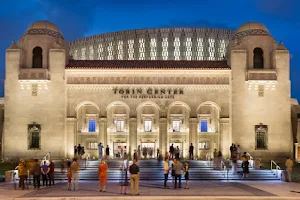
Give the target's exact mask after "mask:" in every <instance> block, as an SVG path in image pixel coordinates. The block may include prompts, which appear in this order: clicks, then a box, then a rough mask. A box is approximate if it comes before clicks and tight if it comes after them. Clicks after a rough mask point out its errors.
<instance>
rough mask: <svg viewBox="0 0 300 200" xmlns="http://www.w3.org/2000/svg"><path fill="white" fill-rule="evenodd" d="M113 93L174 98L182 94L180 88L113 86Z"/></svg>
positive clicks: (152, 97) (142, 97)
mask: <svg viewBox="0 0 300 200" xmlns="http://www.w3.org/2000/svg"><path fill="white" fill-rule="evenodd" d="M113 92H114V94H119V95H121V98H126V99H127V98H134V99H174V97H175V96H176V95H183V89H182V88H118V87H116V88H113Z"/></svg>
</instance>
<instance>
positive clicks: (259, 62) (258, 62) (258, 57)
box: [253, 48, 264, 69]
mask: <svg viewBox="0 0 300 200" xmlns="http://www.w3.org/2000/svg"><path fill="white" fill-rule="evenodd" d="M263 54H264V52H263V50H262V49H261V48H255V49H254V50H253V68H255V69H263V68H264V55H263Z"/></svg>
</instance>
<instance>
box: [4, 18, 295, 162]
mask: <svg viewBox="0 0 300 200" xmlns="http://www.w3.org/2000/svg"><path fill="white" fill-rule="evenodd" d="M157 30H158V29H157ZM172 30H173V29H172ZM174 30H175V29H174ZM176 30H177V29H176ZM193 30H194V29H193ZM201 30H202V29H201ZM203 31H204V29H203V30H202V31H198V32H203ZM146 32H147V31H146ZM148 32H149V33H150V32H151V30H148ZM148 32H147V34H148ZM152 32H153V31H152ZM154 32H155V33H156V32H157V33H159V34H162V33H161V32H162V31H161V30H160V31H154ZM175 32H176V31H175ZM187 32H188V31H187ZM191 32H192V33H195V34H194V35H193V37H194V38H193V41H194V40H195V41H197V34H196V33H197V30H194V31H191ZM204 32H205V31H204ZM223 32H224V33H228V34H229V35H230V37H232V40H230V41H229V45H228V46H227V50H226V52H224V55H225V53H226V60H227V63H226V61H217V60H220V59H219V58H217V57H215V58H213V59H210V60H215V61H204V60H205V59H204V60H202V61H201V60H199V61H195V60H197V59H191V60H194V61H184V62H181V61H170V60H176V59H175V58H174V57H168V58H167V59H168V60H169V61H161V62H157V61H146V60H147V58H148V57H145V61H138V60H140V59H139V58H137V57H133V61H132V62H127V61H118V62H115V61H113V60H122V59H128V60H130V59H129V58H128V57H126V55H127V54H124V55H125V56H124V57H122V59H119V58H116V57H112V59H111V60H112V61H94V62H93V63H91V61H82V60H80V62H79V61H77V60H69V59H70V58H69V56H68V55H69V54H71V55H72V54H74V52H75V50H76V48H77V47H76V48H75V46H76V45H77V44H79V43H80V41H90V40H92V39H95V40H96V39H97V38H98V37H91V38H89V39H87V40H84V39H83V40H80V41H77V42H76V41H73V42H71V43H70V51H69V50H68V49H69V47H68V45H67V43H66V42H65V41H64V39H63V37H62V35H61V33H60V32H59V29H58V28H57V27H56V26H55V25H53V24H51V23H50V22H36V23H34V24H33V25H31V26H30V27H29V28H28V30H27V31H26V33H25V34H24V35H23V36H22V38H21V39H20V40H19V41H18V43H14V44H13V45H12V46H11V47H9V48H8V49H7V51H6V80H5V97H4V124H3V127H4V128H3V134H2V156H4V157H11V158H12V157H24V158H31V157H38V158H41V157H42V156H44V155H45V154H46V153H47V152H51V154H52V156H53V157H55V158H61V157H68V158H71V157H73V156H74V146H75V145H77V144H81V145H82V146H84V147H85V151H86V154H89V155H91V157H95V158H97V157H98V150H97V145H98V143H99V142H101V143H103V145H104V147H106V146H107V145H108V146H109V147H110V149H111V150H110V156H111V157H114V158H116V157H118V156H119V154H120V151H122V153H124V152H127V153H129V154H130V155H132V154H133V152H134V151H135V150H137V151H139V150H140V151H141V154H142V151H143V148H144V147H147V148H151V149H152V151H153V152H152V153H153V154H152V157H155V156H156V153H157V149H159V151H160V154H161V155H164V154H165V152H168V151H169V146H170V145H171V144H172V143H173V144H174V146H175V147H176V146H178V147H179V149H180V154H181V157H184V158H187V157H188V154H189V152H188V151H189V146H190V144H191V143H193V145H194V147H195V152H194V154H195V156H197V158H198V159H207V158H208V157H213V155H214V151H221V152H222V153H223V155H224V156H225V157H228V156H229V154H230V152H229V147H230V145H231V143H234V144H239V145H240V147H241V150H242V151H247V152H249V153H250V154H251V155H252V156H253V157H256V158H257V157H259V158H263V159H264V158H265V159H269V158H276V157H282V156H287V155H292V153H293V143H294V142H297V136H298V134H297V132H298V131H297V130H298V129H297V128H296V127H298V126H297V123H298V121H297V117H295V116H296V114H295V113H297V112H298V111H295V112H293V127H294V128H293V129H292V119H291V114H292V113H291V97H290V93H291V91H290V80H289V67H290V66H289V52H288V50H287V49H286V48H285V47H284V46H283V45H282V44H277V43H276V41H275V40H274V39H273V38H272V36H271V34H270V33H269V32H268V30H267V29H266V28H265V27H264V26H263V25H262V24H259V23H247V24H245V25H243V26H241V27H240V28H239V29H238V30H237V31H236V32H235V34H233V33H234V31H227V32H226V31H223ZM136 33H138V31H137V32H136ZM168 33H169V32H168ZM212 33H213V31H212ZM117 35H121V34H117ZM150 35H151V34H150ZM167 35H168V34H167ZM186 35H188V34H186ZM99 37H100V36H99ZM102 37H104V36H101V38H102ZM166 37H167V36H166ZM211 37H212V36H211V35H210V36H209V37H208V38H207V39H208V40H209V38H211ZM218 37H220V36H218ZM218 37H217V38H218ZM127 39H128V38H127ZM173 39H174V38H173ZM150 40H151V39H150ZM79 46H80V45H79ZM146 46H147V45H146ZM191 46H192V47H191V48H192V49H193V48H194V49H195V48H196V47H197V43H196V42H194V43H191ZM36 47H40V48H41V50H42V53H40V52H39V51H35V48H36ZM214 47H215V46H214ZM106 48H108V47H106ZM113 48H115V47H113ZM127 48H129V47H126V46H125V47H124V48H123V50H124V51H125V50H126V51H127ZM137 48H138V47H137ZM208 49H209V47H208ZM38 50H39V49H38ZM94 51H95V50H93V51H92V52H94ZM136 51H138V50H136ZM149 51H151V50H149ZM149 51H148V50H147V51H146V54H147V55H148V54H149V55H151V52H149ZM36 52H38V53H36ZM68 52H69V53H68ZM158 52H159V51H158ZM195 52H196V50H195V51H193V54H192V55H194V54H195V55H196V53H195ZM208 52H209V50H208ZM137 55H139V54H137ZM88 57H90V58H92V59H93V60H96V59H97V58H96V57H91V56H89V55H88ZM73 58H74V55H73ZM82 58H83V57H82ZM84 58H85V59H87V60H88V58H86V57H84ZM193 58H195V57H193ZM134 59H135V60H136V61H134ZM148 60H151V59H148ZM156 60H163V59H160V58H159V57H157V59H156ZM180 60H189V59H183V58H182V57H180ZM36 63H40V65H38V64H36ZM125 64H126V66H125ZM293 105H294V107H297V106H298V104H295V103H293ZM294 110H297V109H294ZM283 137H284V138H285V140H282V139H281V138H283ZM149 156H151V155H148V157H149Z"/></svg>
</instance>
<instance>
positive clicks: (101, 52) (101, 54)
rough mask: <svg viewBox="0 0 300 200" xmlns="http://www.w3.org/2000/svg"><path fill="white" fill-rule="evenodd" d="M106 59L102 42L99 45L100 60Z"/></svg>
mask: <svg viewBox="0 0 300 200" xmlns="http://www.w3.org/2000/svg"><path fill="white" fill-rule="evenodd" d="M103 59H104V48H103V45H102V44H99V45H98V60H103Z"/></svg>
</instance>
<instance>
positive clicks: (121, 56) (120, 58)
mask: <svg viewBox="0 0 300 200" xmlns="http://www.w3.org/2000/svg"><path fill="white" fill-rule="evenodd" d="M118 60H123V41H119V42H118Z"/></svg>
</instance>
